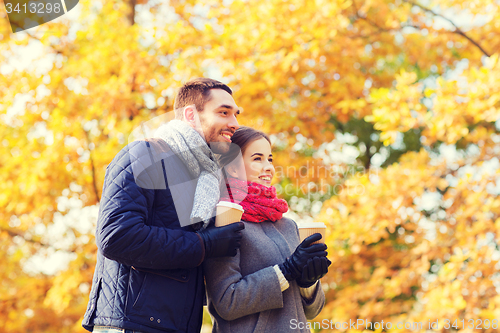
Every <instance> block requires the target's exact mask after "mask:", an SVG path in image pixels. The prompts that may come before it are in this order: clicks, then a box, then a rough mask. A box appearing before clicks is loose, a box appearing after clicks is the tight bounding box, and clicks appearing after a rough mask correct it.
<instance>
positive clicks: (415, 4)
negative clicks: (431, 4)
mask: <svg viewBox="0 0 500 333" xmlns="http://www.w3.org/2000/svg"><path fill="white" fill-rule="evenodd" d="M403 1H404V2H406V3H409V4H411V5H413V6H417V7H419V8H421V9H422V10H424V11H426V12H428V13H431V14H432V15H434V16H438V17H440V18H442V19H444V20H446V21H448V22H450V23H451V25H453V27H455V31H453V32H454V33H456V34H459V35H461V36H462V37H464V38H466V39H467V40H468V41H469V42H471V43H472V44H474V45H475V46H476V47H477V48H478V49H479V50H481V52H482V53H483V54H484V55H485V56H487V57H489V56H490V55H489V54H488V53H487V52H486V51H485V50H484V49H483V47H482V46H481V45H479V43H478V42H476V41H475V40H473V39H472V38H471V37H469V36H467V34H466V33H465V32H463V31H462V30H461V29H460V28H459V27H458V26H457V25H456V24H455V23H454V22H453V21H452V20H450V19H449V18H447V17H444V16H443V15H441V14H438V13H436V12H435V11H433V10H432V9H430V8H427V7H424V6H423V5H421V4H418V3H416V2H414V1H412V0H403Z"/></svg>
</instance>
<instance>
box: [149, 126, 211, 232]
mask: <svg viewBox="0 0 500 333" xmlns="http://www.w3.org/2000/svg"><path fill="white" fill-rule="evenodd" d="M154 136H155V137H157V138H161V139H163V140H165V141H166V142H167V144H168V145H169V146H170V149H172V151H173V152H174V153H175V154H176V155H177V156H178V157H179V158H180V159H181V160H182V162H184V164H185V165H186V167H187V169H188V170H189V173H190V174H191V176H192V177H193V178H198V183H197V185H196V191H195V195H194V202H193V209H192V211H191V217H190V222H191V224H194V223H197V222H201V221H203V227H206V226H207V225H208V222H209V219H210V218H211V217H212V215H213V211H214V208H215V205H216V204H217V202H219V195H220V191H219V184H220V179H221V173H220V168H219V166H218V164H217V162H215V158H214V155H213V152H212V150H210V147H208V145H207V143H206V141H205V140H204V139H203V138H202V137H201V135H200V134H199V133H198V132H197V131H196V130H195V129H194V128H192V127H191V126H189V125H188V124H187V123H186V122H184V121H181V120H177V119H174V120H171V121H169V122H168V123H167V124H164V125H162V126H160V127H159V128H158V130H157V131H156V133H155V135H154Z"/></svg>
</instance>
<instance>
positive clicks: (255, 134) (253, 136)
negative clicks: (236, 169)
mask: <svg viewBox="0 0 500 333" xmlns="http://www.w3.org/2000/svg"><path fill="white" fill-rule="evenodd" d="M262 138H264V139H266V140H267V141H268V142H269V144H271V140H270V139H269V137H268V136H267V134H265V133H264V132H261V131H258V130H256V129H253V128H251V127H246V126H240V128H239V129H237V130H236V132H234V135H233V137H232V138H231V142H232V144H231V147H230V148H229V151H228V152H227V153H225V154H222V155H220V157H219V164H220V165H221V166H222V167H224V166H226V165H228V164H229V163H231V162H232V161H233V160H234V159H235V158H236V157H237V156H238V153H239V152H240V151H241V155H243V154H244V153H245V150H246V148H247V147H248V145H249V144H251V143H252V142H254V141H255V140H259V139H262Z"/></svg>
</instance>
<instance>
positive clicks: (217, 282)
mask: <svg viewBox="0 0 500 333" xmlns="http://www.w3.org/2000/svg"><path fill="white" fill-rule="evenodd" d="M297 245H299V235H298V229H297V225H296V224H295V222H294V221H292V220H290V219H287V218H282V219H281V220H279V221H276V222H274V223H273V222H262V223H252V222H245V229H244V230H243V239H242V242H241V248H240V250H239V251H238V254H237V255H236V256H235V257H223V258H213V259H209V260H206V261H205V263H204V271H205V279H206V286H207V295H208V310H209V312H210V315H211V316H212V321H213V323H214V325H213V332H217V333H221V332H224V333H226V332H228V333H229V332H233V333H245V332H262V333H268V332H280V333H281V332H309V330H308V329H305V328H304V329H302V330H299V329H298V328H296V327H297V325H296V323H297V322H302V323H304V325H300V327H305V324H307V319H313V318H314V317H316V316H317V315H318V314H319V312H320V311H321V310H322V308H323V306H324V304H325V294H324V293H323V290H322V288H321V284H320V283H318V284H317V288H316V291H315V292H314V295H313V298H312V299H311V300H310V301H309V302H307V301H306V300H305V299H304V298H303V297H302V296H301V295H300V292H299V287H298V286H297V283H296V282H295V281H292V282H290V286H289V287H288V289H286V290H285V291H283V292H282V291H281V288H280V283H279V280H278V276H277V274H276V272H275V270H274V268H273V266H274V265H276V264H280V263H282V262H283V261H284V260H285V259H286V258H287V257H289V256H290V255H291V254H292V253H293V252H294V251H295V249H296V248H297ZM292 319H293V321H292ZM291 322H292V323H295V324H294V325H291ZM292 328H296V329H292Z"/></svg>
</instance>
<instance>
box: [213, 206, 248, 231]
mask: <svg viewBox="0 0 500 333" xmlns="http://www.w3.org/2000/svg"><path fill="white" fill-rule="evenodd" d="M216 207H217V216H216V217H215V226H216V227H222V226H225V225H228V224H231V223H234V222H239V221H241V215H243V207H241V206H240V205H238V204H237V203H234V202H229V201H221V202H219V203H218V204H217V206H216Z"/></svg>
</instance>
